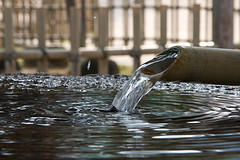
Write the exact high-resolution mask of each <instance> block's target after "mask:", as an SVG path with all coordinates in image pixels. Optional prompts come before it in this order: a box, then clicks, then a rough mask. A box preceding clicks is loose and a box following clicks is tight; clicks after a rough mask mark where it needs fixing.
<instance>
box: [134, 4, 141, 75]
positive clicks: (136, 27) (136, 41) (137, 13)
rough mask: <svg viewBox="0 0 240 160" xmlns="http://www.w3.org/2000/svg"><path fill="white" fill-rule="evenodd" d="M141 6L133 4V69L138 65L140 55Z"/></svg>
mask: <svg viewBox="0 0 240 160" xmlns="http://www.w3.org/2000/svg"><path fill="white" fill-rule="evenodd" d="M140 10H141V7H140V5H135V6H133V69H134V71H135V70H136V69H137V68H138V67H139V66H140V57H141V48H140V47H141V40H142V39H141V26H142V25H141V14H140Z"/></svg>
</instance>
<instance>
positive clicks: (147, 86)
mask: <svg viewBox="0 0 240 160" xmlns="http://www.w3.org/2000/svg"><path fill="white" fill-rule="evenodd" d="M178 51H179V50H178V48H175V47H173V48H170V49H168V50H166V51H164V52H162V53H160V54H159V55H157V56H156V57H155V58H153V59H152V60H150V61H148V62H146V63H144V64H143V65H141V66H140V67H139V68H138V69H137V70H136V71H135V72H134V74H133V75H132V77H131V78H130V80H129V81H128V82H127V83H126V84H125V85H124V87H123V88H122V89H121V90H120V91H119V92H118V93H117V94H116V96H115V98H114V100H113V102H112V105H113V106H114V107H115V108H116V109H117V110H119V111H122V112H128V113H131V112H134V111H135V108H136V106H137V105H138V103H139V102H140V100H141V99H142V97H143V96H145V95H146V94H148V93H149V92H150V91H151V89H152V87H153V86H154V84H155V83H156V81H157V80H159V78H160V77H161V75H162V73H163V72H164V71H165V70H166V69H167V68H168V67H169V66H170V65H171V64H172V63H173V62H174V60H175V59H176V58H177V56H178V54H179V52H178Z"/></svg>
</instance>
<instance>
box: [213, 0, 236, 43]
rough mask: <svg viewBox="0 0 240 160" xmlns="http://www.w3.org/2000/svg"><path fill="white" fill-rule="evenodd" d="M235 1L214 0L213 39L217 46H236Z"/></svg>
mask: <svg viewBox="0 0 240 160" xmlns="http://www.w3.org/2000/svg"><path fill="white" fill-rule="evenodd" d="M234 3H235V1H234V0H213V41H214V46H215V47H220V48H234V43H233V37H234V33H233V26H234V22H235V21H234V18H235V17H234V6H235V5H234ZM238 15H239V12H238ZM237 23H238V21H237Z"/></svg>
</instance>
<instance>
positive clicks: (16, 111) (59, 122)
mask: <svg viewBox="0 0 240 160" xmlns="http://www.w3.org/2000/svg"><path fill="white" fill-rule="evenodd" d="M129 78H130V77H127V76H102V75H95V76H84V77H66V76H50V75H43V74H38V75H21V74H18V75H1V76H0V146H1V147H0V148H1V149H0V159H33V158H36V157H41V158H42V159H103V158H105V159H121V158H144V159H152V158H157V159H159V158H163V159H169V160H172V159H182V160H183V159H184V160H186V159H189V160H190V159H199V160H202V159H204V158H205V159H238V158H240V87H239V86H225V85H212V84H196V83H177V82H168V83H166V82H164V83H163V82H156V84H155V85H154V87H153V89H152V91H151V92H150V93H149V94H148V95H146V96H145V97H144V98H143V99H142V101H141V102H140V103H139V104H138V106H137V108H136V109H137V110H138V111H139V113H135V114H126V113H122V112H101V111H100V110H101V109H108V108H109V106H110V105H111V103H112V100H113V99H114V96H115V94H116V93H117V91H119V90H120V88H122V87H123V85H124V84H125V83H126V82H127V80H129Z"/></svg>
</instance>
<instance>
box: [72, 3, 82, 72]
mask: <svg viewBox="0 0 240 160" xmlns="http://www.w3.org/2000/svg"><path fill="white" fill-rule="evenodd" d="M70 14H71V16H70V17H71V19H70V40H71V55H70V59H71V62H72V69H71V71H72V75H74V76H78V75H81V65H80V60H79V54H78V53H79V42H80V37H79V35H80V21H79V19H80V15H79V11H78V9H77V8H74V7H71V8H70Z"/></svg>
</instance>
